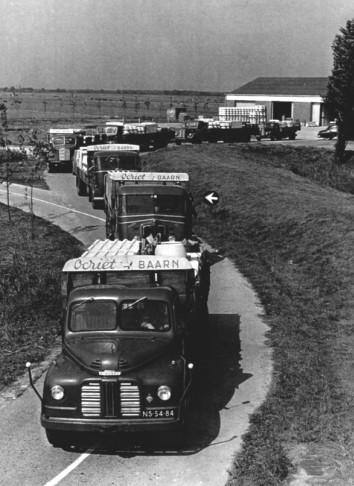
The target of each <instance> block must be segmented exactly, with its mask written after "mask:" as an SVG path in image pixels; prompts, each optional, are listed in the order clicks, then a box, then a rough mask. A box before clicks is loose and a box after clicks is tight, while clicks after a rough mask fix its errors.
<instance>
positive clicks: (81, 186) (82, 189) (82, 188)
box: [76, 176, 87, 196]
mask: <svg viewBox="0 0 354 486" xmlns="http://www.w3.org/2000/svg"><path fill="white" fill-rule="evenodd" d="M76 187H77V193H78V195H79V196H86V194H87V190H86V184H85V183H84V182H82V180H81V179H80V178H79V177H77V176H76Z"/></svg>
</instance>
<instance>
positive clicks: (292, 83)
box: [230, 78, 328, 96]
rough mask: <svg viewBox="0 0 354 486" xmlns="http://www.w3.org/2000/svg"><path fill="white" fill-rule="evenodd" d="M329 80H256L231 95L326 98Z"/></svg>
mask: <svg viewBox="0 0 354 486" xmlns="http://www.w3.org/2000/svg"><path fill="white" fill-rule="evenodd" d="M327 84H328V78H256V79H254V80H253V81H250V82H249V83H246V84H244V85H243V86H240V87H239V88H237V89H235V90H234V91H232V92H231V93H230V94H240V95H248V94H249V95H295V96H296V95H298V96H306V95H309V96H311V95H312V96H314V95H319V96H325V94H326V92H327Z"/></svg>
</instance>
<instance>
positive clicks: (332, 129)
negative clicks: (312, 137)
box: [317, 124, 338, 140]
mask: <svg viewBox="0 0 354 486" xmlns="http://www.w3.org/2000/svg"><path fill="white" fill-rule="evenodd" d="M337 135H338V127H337V125H336V124H329V125H328V127H326V128H324V129H323V130H320V131H319V132H318V134H317V136H318V137H320V138H328V139H329V140H332V138H334V137H336V136H337Z"/></svg>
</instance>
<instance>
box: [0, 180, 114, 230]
mask: <svg viewBox="0 0 354 486" xmlns="http://www.w3.org/2000/svg"><path fill="white" fill-rule="evenodd" d="M0 192H2V193H4V194H5V193H6V191H5V190H3V189H2V188H0ZM10 196H20V197H25V194H24V193H18V192H13V191H10ZM27 197H28V196H27ZM32 200H33V201H37V202H41V203H44V204H49V205H51V206H56V207H57V208H60V209H66V210H67V211H71V212H72V213H78V214H82V215H84V216H88V217H90V218H94V219H98V220H99V221H103V222H104V221H105V219H103V218H100V217H99V216H94V215H93V214H88V213H84V212H83V211H78V210H77V209H73V208H68V207H67V206H62V205H61V204H56V203H53V202H50V201H45V200H44V199H39V198H37V197H33V198H32Z"/></svg>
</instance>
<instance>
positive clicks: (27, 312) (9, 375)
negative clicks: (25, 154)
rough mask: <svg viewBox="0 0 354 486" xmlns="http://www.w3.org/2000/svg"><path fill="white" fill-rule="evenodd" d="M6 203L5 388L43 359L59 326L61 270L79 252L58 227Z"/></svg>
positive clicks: (0, 368)
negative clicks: (30, 363)
mask: <svg viewBox="0 0 354 486" xmlns="http://www.w3.org/2000/svg"><path fill="white" fill-rule="evenodd" d="M10 218H11V219H9V213H8V209H7V207H6V206H4V205H0V226H1V240H0V275H1V277H0V349H1V353H0V389H1V388H3V387H4V386H5V385H7V384H9V383H10V382H12V381H13V380H14V379H15V378H16V377H17V376H19V375H21V374H22V373H23V372H24V364H25V362H26V361H33V362H38V361H41V360H42V359H43V358H44V357H45V356H46V354H48V351H49V350H50V347H51V346H52V345H53V343H54V341H55V339H56V337H57V336H58V332H59V329H60V327H59V325H60V322H59V320H60V315H61V297H60V270H61V268H62V266H63V264H64V262H65V261H66V260H67V259H68V258H71V257H72V256H73V255H79V254H80V252H81V250H82V247H81V246H80V244H79V243H78V241H77V240H76V239H75V238H73V237H71V236H70V235H68V234H67V233H65V232H64V231H61V230H60V229H59V228H58V227H56V226H54V225H52V224H50V223H47V222H45V221H44V220H42V219H40V218H36V217H33V216H32V217H31V216H29V215H27V214H25V213H23V212H22V211H20V210H17V209H14V208H11V210H10Z"/></svg>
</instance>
